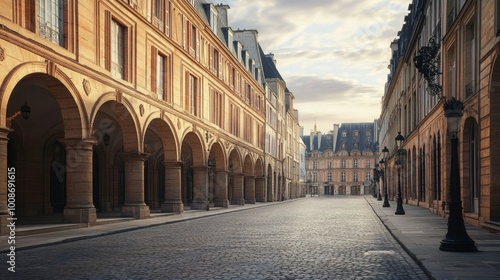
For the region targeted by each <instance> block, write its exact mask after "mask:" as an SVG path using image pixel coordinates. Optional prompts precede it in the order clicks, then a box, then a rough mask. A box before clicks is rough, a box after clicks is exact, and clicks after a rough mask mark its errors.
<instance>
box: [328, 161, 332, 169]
mask: <svg viewBox="0 0 500 280" xmlns="http://www.w3.org/2000/svg"><path fill="white" fill-rule="evenodd" d="M331 168H332V161H328V169H331Z"/></svg>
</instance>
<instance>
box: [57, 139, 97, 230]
mask: <svg viewBox="0 0 500 280" xmlns="http://www.w3.org/2000/svg"><path fill="white" fill-rule="evenodd" d="M63 143H64V145H65V146H66V169H65V171H66V206H65V207H64V212H63V213H64V222H68V223H88V224H95V223H96V219H97V216H96V209H95V207H94V203H93V193H92V190H93V181H92V154H93V145H94V141H88V140H80V139H65V140H64V141H63Z"/></svg>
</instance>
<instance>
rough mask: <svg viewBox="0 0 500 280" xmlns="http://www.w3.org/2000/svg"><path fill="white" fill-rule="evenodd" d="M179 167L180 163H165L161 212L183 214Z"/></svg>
mask: <svg viewBox="0 0 500 280" xmlns="http://www.w3.org/2000/svg"><path fill="white" fill-rule="evenodd" d="M181 167H182V162H180V161H171V162H165V201H163V204H162V205H161V211H162V212H169V213H182V212H184V205H183V204H182V188H181V184H182V180H181Z"/></svg>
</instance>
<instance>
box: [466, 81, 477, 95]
mask: <svg viewBox="0 0 500 280" xmlns="http://www.w3.org/2000/svg"><path fill="white" fill-rule="evenodd" d="M475 93H476V81H475V80H472V81H470V82H469V83H468V84H466V85H465V99H469V98H470V97H471V96H473V95H474V94H475Z"/></svg>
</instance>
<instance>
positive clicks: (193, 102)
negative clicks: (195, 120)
mask: <svg viewBox="0 0 500 280" xmlns="http://www.w3.org/2000/svg"><path fill="white" fill-rule="evenodd" d="M198 102H199V101H198V78H197V77H195V76H194V75H192V74H189V73H188V74H187V94H186V109H187V110H188V112H189V113H191V114H193V115H195V116H198V114H199V108H198Z"/></svg>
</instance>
